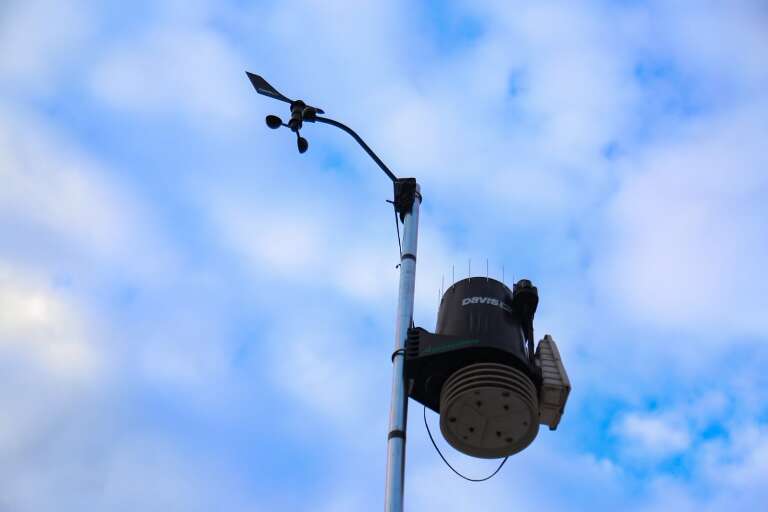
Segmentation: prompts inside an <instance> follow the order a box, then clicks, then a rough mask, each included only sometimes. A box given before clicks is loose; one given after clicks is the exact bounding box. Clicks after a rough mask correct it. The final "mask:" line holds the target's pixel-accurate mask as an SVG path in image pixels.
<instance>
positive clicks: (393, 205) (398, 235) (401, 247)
mask: <svg viewBox="0 0 768 512" xmlns="http://www.w3.org/2000/svg"><path fill="white" fill-rule="evenodd" d="M387 202H388V203H392V207H393V208H394V209H395V229H396V230H397V247H398V248H399V249H400V259H401V260H402V259H403V245H402V244H401V243H400V223H399V222H397V220H398V219H397V207H396V206H395V202H394V201H387Z"/></svg>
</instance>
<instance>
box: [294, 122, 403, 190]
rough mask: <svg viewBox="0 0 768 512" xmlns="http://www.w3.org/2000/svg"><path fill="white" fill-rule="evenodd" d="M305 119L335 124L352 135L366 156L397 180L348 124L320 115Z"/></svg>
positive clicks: (390, 177) (392, 178) (393, 179)
mask: <svg viewBox="0 0 768 512" xmlns="http://www.w3.org/2000/svg"><path fill="white" fill-rule="evenodd" d="M305 120H306V121H317V122H318V123H325V124H330V125H331V126H335V127H336V128H341V129H342V130H344V131H345V132H347V133H348V134H350V135H351V136H352V138H353V139H355V140H356V141H357V143H358V144H360V147H362V148H363V149H364V150H365V152H366V153H368V156H370V157H371V158H373V161H374V162H376V164H377V165H378V166H379V167H380V168H381V170H382V171H384V173H385V174H386V175H387V176H388V177H389V179H391V180H392V182H393V183H394V182H395V181H397V176H395V174H394V173H393V172H392V171H390V170H389V167H387V166H386V165H385V164H384V162H382V161H381V158H379V157H378V156H377V155H376V153H374V152H373V150H372V149H371V148H369V147H368V144H366V143H365V141H364V140H363V139H362V138H360V136H359V135H358V134H357V133H355V131H354V130H353V129H352V128H350V127H349V126H347V125H345V124H342V123H340V122H338V121H334V120H333V119H328V118H327V117H320V116H314V118H312V119H305Z"/></svg>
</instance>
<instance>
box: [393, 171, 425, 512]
mask: <svg viewBox="0 0 768 512" xmlns="http://www.w3.org/2000/svg"><path fill="white" fill-rule="evenodd" d="M419 191H420V188H419V186H418V185H416V199H415V200H414V202H413V208H412V210H411V212H410V213H407V214H406V215H405V219H404V221H403V253H402V255H401V257H400V287H399V292H398V298H397V318H396V321H395V322H396V323H395V352H394V356H393V358H392V398H391V402H390V406H389V434H388V435H387V482H386V489H385V496H384V510H385V512H402V510H403V491H404V484H405V428H406V422H407V420H408V392H407V389H406V382H405V375H404V359H405V354H404V353H403V352H404V351H403V349H404V348H405V339H406V337H407V335H408V328H409V327H410V326H411V324H412V322H413V297H414V290H415V287H416V246H417V240H418V231H419V205H420V204H421V194H420V192H419Z"/></svg>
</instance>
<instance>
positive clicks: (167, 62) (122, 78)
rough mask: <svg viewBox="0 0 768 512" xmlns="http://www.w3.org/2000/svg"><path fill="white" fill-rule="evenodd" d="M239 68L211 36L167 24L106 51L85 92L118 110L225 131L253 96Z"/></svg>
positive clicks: (231, 53)
mask: <svg viewBox="0 0 768 512" xmlns="http://www.w3.org/2000/svg"><path fill="white" fill-rule="evenodd" d="M245 68H246V66H245V63H244V62H243V61H242V60H241V59H240V58H239V57H238V56H237V55H236V53H235V51H234V49H233V48H232V47H231V46H230V45H229V44H228V43H227V41H226V40H225V39H224V38H223V37H222V36H221V35H219V34H217V33H216V32H214V31H212V30H208V29H204V28H203V27H188V26H185V25H184V24H183V23H179V24H177V23H168V24H166V25H162V26H158V27H154V28H152V29H151V30H149V31H148V32H147V33H145V34H143V35H142V36H141V37H140V38H138V39H130V40H126V41H123V42H121V43H119V44H117V45H114V46H113V47H111V48H110V49H109V51H107V52H106V53H105V54H104V56H103V58H102V59H101V60H100V61H99V62H98V63H97V64H96V66H95V67H94V68H93V69H92V70H90V75H91V76H90V88H91V91H92V92H93V94H94V95H95V96H96V97H97V98H98V99H100V100H102V101H103V102H104V103H106V104H107V105H108V106H110V107H113V108H115V109H118V110H120V111H123V112H128V113H131V114H133V115H145V114H173V115H181V116H183V118H184V119H185V120H192V121H193V123H194V124H195V125H196V126H198V127H203V128H211V127H223V126H226V127H227V130H228V131H230V130H233V129H234V126H235V125H238V124H240V123H241V122H243V121H244V120H245V119H246V116H247V114H248V105H249V102H248V101H247V100H249V99H252V96H253V92H252V90H250V86H249V85H248V82H247V80H246V78H245V73H244V71H245Z"/></svg>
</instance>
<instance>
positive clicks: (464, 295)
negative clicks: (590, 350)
mask: <svg viewBox="0 0 768 512" xmlns="http://www.w3.org/2000/svg"><path fill="white" fill-rule="evenodd" d="M538 301H539V298H538V290H537V289H536V287H534V286H533V285H532V284H531V282H530V281H528V280H525V279H523V280H520V281H518V282H517V283H516V284H515V285H514V286H513V289H512V290H510V289H509V288H508V287H507V286H506V285H504V284H503V283H501V282H499V281H496V280H495V279H490V278H487V277H472V278H467V279H464V280H462V281H459V282H457V283H455V284H454V285H453V286H451V287H450V288H448V290H446V291H445V293H444V294H443V297H442V300H441V302H440V309H439V312H438V316H437V328H436V330H435V333H430V332H428V331H426V330H424V329H422V328H419V327H414V328H411V329H410V330H409V332H408V340H407V342H406V361H405V372H406V379H408V380H410V381H411V382H412V383H413V384H412V386H411V391H410V396H411V398H414V399H415V400H417V401H418V402H421V403H422V404H424V405H425V406H426V407H428V408H430V409H432V410H433V411H435V412H438V413H439V414H440V430H441V431H442V433H443V436H444V437H445V439H446V441H448V443H449V444H450V445H451V446H453V447H454V448H456V449H457V450H459V451H461V452H463V453H466V454H468V455H472V456H475V457H483V458H498V457H505V456H508V455H512V454H514V453H517V452H519V451H521V450H523V449H524V448H525V447H527V446H528V445H529V444H530V443H531V442H532V441H533V440H534V438H535V437H536V435H537V433H538V430H539V424H540V423H543V424H546V425H548V426H549V428H550V429H551V430H554V429H555V428H557V425H558V423H559V422H560V417H561V416H562V413H563V410H564V407H565V402H566V400H567V398H568V393H569V392H570V382H569V380H568V375H567V374H566V372H565V368H564V367H563V365H562V362H561V361H560V358H559V353H558V351H557V346H556V345H555V342H554V340H552V338H551V337H550V336H545V338H544V339H543V340H542V341H540V342H539V349H538V350H537V351H536V353H534V350H533V341H532V340H533V317H534V314H535V313H536V308H537V306H538Z"/></svg>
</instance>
